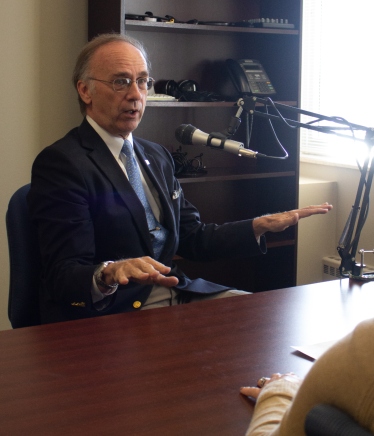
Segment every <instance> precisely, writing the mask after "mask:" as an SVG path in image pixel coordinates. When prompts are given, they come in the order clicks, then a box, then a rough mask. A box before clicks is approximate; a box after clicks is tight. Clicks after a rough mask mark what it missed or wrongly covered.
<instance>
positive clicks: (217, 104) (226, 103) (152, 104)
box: [147, 100, 297, 108]
mask: <svg viewBox="0 0 374 436" xmlns="http://www.w3.org/2000/svg"><path fill="white" fill-rule="evenodd" d="M277 103H282V104H285V105H288V106H297V103H296V101H279V102H277ZM235 104H236V101H216V102H210V101H203V102H200V101H199V102H197V101H154V100H153V101H147V107H173V108H186V107H194V108H204V107H205V108H214V107H215V108H219V107H222V108H223V107H234V106H235ZM256 106H259V107H260V106H263V105H262V104H256Z"/></svg>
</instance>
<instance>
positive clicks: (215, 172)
mask: <svg viewBox="0 0 374 436" xmlns="http://www.w3.org/2000/svg"><path fill="white" fill-rule="evenodd" d="M251 162H252V159H248V167H249V171H250V170H251V169H252V168H253V166H252V165H251ZM253 169H254V171H252V172H248V173H244V172H243V171H240V170H238V169H235V168H209V169H208V172H207V173H205V174H197V175H196V176H189V177H184V176H183V175H181V176H179V177H178V180H179V182H180V183H203V182H214V181H220V182H222V181H229V180H250V179H273V178H277V177H295V171H280V172H275V171H274V172H256V168H253Z"/></svg>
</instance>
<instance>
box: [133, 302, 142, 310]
mask: <svg viewBox="0 0 374 436" xmlns="http://www.w3.org/2000/svg"><path fill="white" fill-rule="evenodd" d="M141 305H142V303H141V302H140V301H134V302H133V303H132V307H133V308H134V309H139V307H140V306H141Z"/></svg>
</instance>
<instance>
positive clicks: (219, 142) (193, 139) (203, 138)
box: [175, 124, 257, 159]
mask: <svg viewBox="0 0 374 436" xmlns="http://www.w3.org/2000/svg"><path fill="white" fill-rule="evenodd" d="M218 136H220V134H213V133H212V134H208V133H205V132H203V131H202V130H199V129H197V128H196V127H194V126H192V125H191V124H181V125H180V126H179V127H178V128H177V130H176V131H175V137H176V138H177V140H178V142H180V143H181V144H183V145H204V146H208V147H211V148H215V149H223V150H224V151H227V152H229V153H234V154H236V155H238V156H245V157H249V158H252V159H256V157H257V151H253V150H249V149H248V148H244V145H243V144H242V143H241V142H237V141H232V140H231V139H226V138H225V136H224V135H222V134H221V136H222V138H219V137H218Z"/></svg>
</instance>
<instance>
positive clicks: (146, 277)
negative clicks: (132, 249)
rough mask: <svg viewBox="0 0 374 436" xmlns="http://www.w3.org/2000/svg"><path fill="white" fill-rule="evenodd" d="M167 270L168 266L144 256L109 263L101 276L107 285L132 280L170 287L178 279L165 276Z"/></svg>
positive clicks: (126, 282)
mask: <svg viewBox="0 0 374 436" xmlns="http://www.w3.org/2000/svg"><path fill="white" fill-rule="evenodd" d="M169 272H170V268H169V267H168V266H165V265H164V264H162V263H160V262H157V261H156V260H154V259H152V258H151V257H148V256H145V257H137V258H133V259H125V260H119V261H117V262H113V263H110V264H109V265H108V266H107V267H106V268H105V269H104V270H103V275H102V277H103V280H104V281H105V283H107V284H108V285H112V284H114V283H118V284H120V285H127V284H128V283H129V281H133V282H137V283H141V284H143V285H152V284H156V285H161V286H166V287H168V288H170V287H173V286H176V285H177V284H178V281H179V280H178V279H177V278H176V277H165V274H168V273H169Z"/></svg>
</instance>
